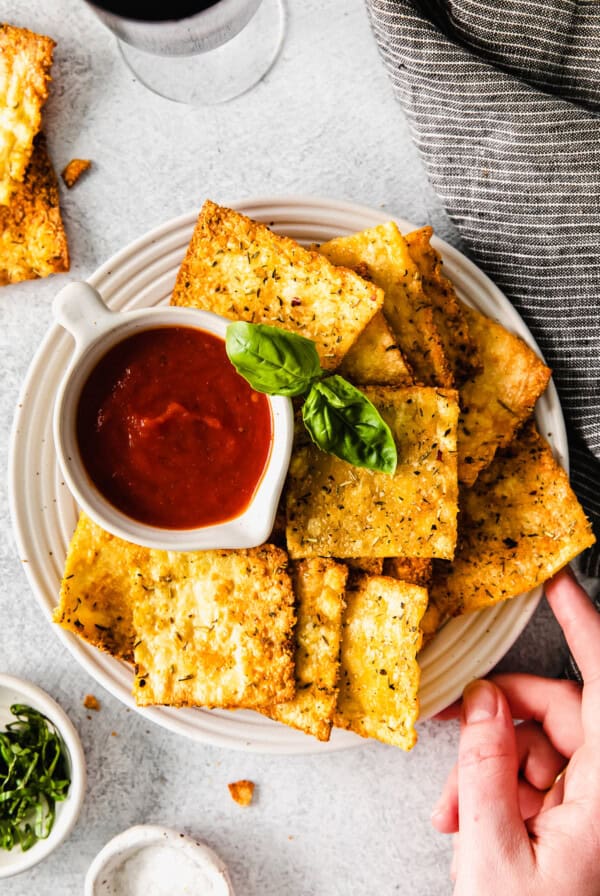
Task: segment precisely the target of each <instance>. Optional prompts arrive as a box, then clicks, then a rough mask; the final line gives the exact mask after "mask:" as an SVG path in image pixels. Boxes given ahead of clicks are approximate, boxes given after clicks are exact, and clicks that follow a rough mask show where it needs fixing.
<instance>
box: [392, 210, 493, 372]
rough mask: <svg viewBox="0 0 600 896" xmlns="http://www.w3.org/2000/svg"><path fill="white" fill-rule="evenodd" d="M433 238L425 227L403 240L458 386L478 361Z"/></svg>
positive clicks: (477, 368) (406, 235) (463, 314)
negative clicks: (432, 240) (430, 306)
mask: <svg viewBox="0 0 600 896" xmlns="http://www.w3.org/2000/svg"><path fill="white" fill-rule="evenodd" d="M432 236H433V227H430V226H427V227H421V228H420V229H419V230H414V231H413V232H412V233H406V234H404V239H405V240H406V242H407V245H408V251H409V252H410V256H411V258H412V260H413V261H414V262H415V264H416V265H417V267H418V268H419V273H420V274H421V282H422V285H423V292H424V293H425V295H426V296H427V298H428V299H429V301H430V302H431V305H432V308H433V319H434V321H435V323H436V326H437V328H438V331H439V334H440V338H441V340H442V345H443V346H444V351H445V353H446V357H447V358H448V363H449V364H450V368H451V370H452V374H453V376H454V384H455V385H457V386H458V385H460V384H461V383H463V382H464V381H465V380H466V379H468V378H469V377H470V376H473V374H475V373H477V371H478V370H479V368H480V362H479V358H478V353H477V346H476V344H475V342H474V340H473V339H472V337H471V334H470V332H469V324H468V321H467V317H466V314H465V312H464V307H463V306H462V305H461V303H460V302H459V300H458V298H457V295H456V292H455V291H454V286H453V285H452V282H451V281H450V280H449V279H448V277H446V275H445V273H444V270H443V261H442V256H441V255H440V254H439V252H438V251H437V250H436V249H435V248H434V247H433V246H432V245H431V238H432Z"/></svg>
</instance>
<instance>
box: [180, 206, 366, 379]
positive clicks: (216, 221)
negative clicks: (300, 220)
mask: <svg viewBox="0 0 600 896" xmlns="http://www.w3.org/2000/svg"><path fill="white" fill-rule="evenodd" d="M171 304H173V305H185V306H191V307H195V308H204V309H205V310H207V311H214V312H215V313H216V314H221V315H223V316H224V317H227V318H230V319H231V320H244V321H248V322H250V323H257V324H259V323H260V324H269V325H271V326H276V327H277V326H280V327H282V328H283V329H286V330H291V331H292V332H294V333H299V334H300V335H301V336H305V337H306V338H308V339H312V340H313V341H314V342H315V345H316V348H317V352H318V354H319V359H320V362H321V366H322V368H323V369H324V370H331V369H333V368H335V367H337V366H338V365H339V363H340V362H341V360H342V358H343V357H344V355H345V354H346V352H347V351H348V350H349V348H350V346H351V345H352V344H353V343H354V342H355V341H356V339H357V338H358V336H359V334H360V333H361V332H362V331H363V330H364V328H365V327H366V326H367V324H368V323H369V321H370V320H371V318H372V317H373V316H374V315H375V314H376V313H377V312H378V311H379V310H380V308H381V306H382V305H383V293H382V292H381V290H380V289H378V288H377V286H374V285H373V284H372V283H368V282H367V281H365V280H363V279H362V277H359V276H358V275H357V274H355V273H354V272H353V271H350V270H347V269H345V268H341V267H335V266H334V265H333V264H331V263H330V262H329V261H327V259H326V258H324V257H323V256H322V255H320V254H319V253H318V252H313V251H311V250H309V249H305V248H304V247H303V246H301V245H300V244H299V243H297V242H296V241H295V240H293V239H290V238H289V237H286V236H279V235H278V234H276V233H274V232H273V231H272V230H270V229H269V228H268V227H266V226H265V225H264V224H260V223H258V222H256V221H252V220H251V219H250V218H248V217H246V216H245V215H242V214H240V213H239V212H236V211H234V210H233V209H229V208H223V207H221V206H218V205H216V204H215V203H214V202H211V201H210V200H207V201H206V202H205V203H204V205H203V207H202V210H201V212H200V215H199V217H198V220H197V223H196V226H195V228H194V233H193V235H192V239H191V242H190V244H189V247H188V250H187V252H186V255H185V258H184V260H183V263H182V264H181V267H180V269H179V271H178V274H177V279H176V283H175V288H174V290H173V295H172V299H171Z"/></svg>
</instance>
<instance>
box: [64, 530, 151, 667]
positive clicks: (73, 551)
mask: <svg viewBox="0 0 600 896" xmlns="http://www.w3.org/2000/svg"><path fill="white" fill-rule="evenodd" d="M147 553H148V552H147V550H146V549H145V548H141V547H138V546H137V545H133V544H130V543H129V542H128V541H123V540H122V539H121V538H117V537H116V536H114V535H110V534H109V533H108V532H105V531H104V529H102V528H100V526H98V525H97V524H96V523H94V522H93V521H92V520H91V519H90V518H89V517H88V516H87V515H86V514H85V513H81V514H80V515H79V519H78V521H77V526H76V528H75V531H74V533H73V535H72V537H71V541H70V543H69V547H68V551H67V559H66V562H65V568H64V573H63V577H62V581H61V585H60V597H59V603H58V606H57V607H56V608H55V610H54V612H53V614H52V619H53V621H54V622H56V623H57V624H58V625H60V626H62V628H64V629H67V631H70V632H73V633H74V634H76V635H79V637H80V638H83V639H84V640H85V641H88V642H89V643H90V644H93V645H94V647H98V648H100V650H104V651H106V652H107V653H110V654H111V655H112V656H116V657H118V658H119V659H123V660H132V659H133V645H134V644H135V630H134V627H133V601H134V588H133V581H132V574H131V570H132V568H134V567H135V566H136V565H138V564H139V563H140V561H141V559H142V558H143V557H144V556H145V555H147Z"/></svg>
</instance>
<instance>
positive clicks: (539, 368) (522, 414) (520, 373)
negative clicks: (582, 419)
mask: <svg viewBox="0 0 600 896" xmlns="http://www.w3.org/2000/svg"><path fill="white" fill-rule="evenodd" d="M463 308H464V310H465V314H466V317H467V320H468V323H469V331H470V333H471V336H472V337H473V339H474V340H475V342H476V344H477V348H478V352H479V357H480V359H481V363H482V370H481V372H480V373H478V374H476V375H475V376H474V377H472V378H471V379H470V380H468V381H467V382H466V383H464V384H463V385H462V386H461V388H460V410H461V413H460V420H459V424H458V478H459V480H460V482H463V483H464V484H465V485H472V483H473V482H475V480H476V478H477V476H478V475H479V472H480V471H481V470H483V469H485V467H487V466H488V464H489V463H490V462H491V460H492V458H493V457H494V454H495V453H496V451H497V449H498V448H502V447H503V446H505V445H508V444H509V443H510V442H511V441H512V439H513V436H514V434H515V433H516V431H517V430H518V429H519V427H520V426H521V425H522V424H523V423H524V421H525V420H527V418H528V417H529V416H530V415H531V413H532V411H533V408H534V405H535V403H536V401H537V399H538V398H539V397H540V395H541V394H542V393H543V392H544V390H545V389H546V386H547V385H548V381H549V379H550V375H551V371H550V369H549V368H548V367H546V365H545V364H544V363H543V361H541V360H540V358H539V357H538V356H537V355H536V353H535V352H534V351H533V349H531V348H529V346H528V345H527V344H526V343H525V342H524V341H523V340H522V339H521V338H520V336H515V335H514V334H513V333H510V332H509V331H508V330H507V329H506V328H505V327H503V326H502V325H501V324H499V323H497V322H496V321H494V320H492V319H491V318H489V317H486V316H484V315H483V314H480V312H479V311H475V310H474V309H473V308H469V307H467V306H466V305H463Z"/></svg>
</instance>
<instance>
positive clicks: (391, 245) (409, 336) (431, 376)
mask: <svg viewBox="0 0 600 896" xmlns="http://www.w3.org/2000/svg"><path fill="white" fill-rule="evenodd" d="M319 252H321V253H322V254H323V255H324V256H325V257H326V258H328V259H329V260H330V261H331V262H332V263H333V264H337V265H345V266H346V267H349V268H352V269H353V270H360V272H361V274H362V275H363V276H365V277H367V278H368V279H370V280H372V281H373V283H374V284H376V285H377V286H379V287H381V289H382V290H383V292H384V295H385V299H384V303H383V313H384V315H385V317H386V319H387V321H388V323H389V325H390V327H391V329H392V332H393V334H394V337H395V340H396V343H397V345H398V346H399V348H400V351H401V352H402V356H403V357H404V358H405V359H406V361H407V362H408V365H409V366H410V369H411V370H412V372H413V374H414V378H415V381H416V382H418V383H422V384H424V385H426V386H443V387H450V386H452V385H453V378H452V373H451V371H450V367H449V364H448V359H447V358H446V355H445V353H444V348H443V345H442V341H441V339H440V334H439V332H438V329H437V326H436V323H435V320H434V315H433V308H432V305H431V302H430V300H429V299H428V298H427V296H426V295H425V293H424V292H423V285H422V282H421V274H420V273H419V269H418V267H417V265H416V264H415V262H414V261H413V260H412V258H411V256H410V253H409V251H408V245H407V243H406V240H405V239H404V237H403V236H402V234H401V233H400V231H399V229H398V226H397V225H396V224H395V223H394V221H388V222H387V223H385V224H379V225H377V227H372V228H370V229H368V230H363V231H361V232H360V233H355V234H352V235H351V236H345V237H336V238H335V239H333V240H330V241H329V242H327V243H322V244H321V245H320V246H319Z"/></svg>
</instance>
